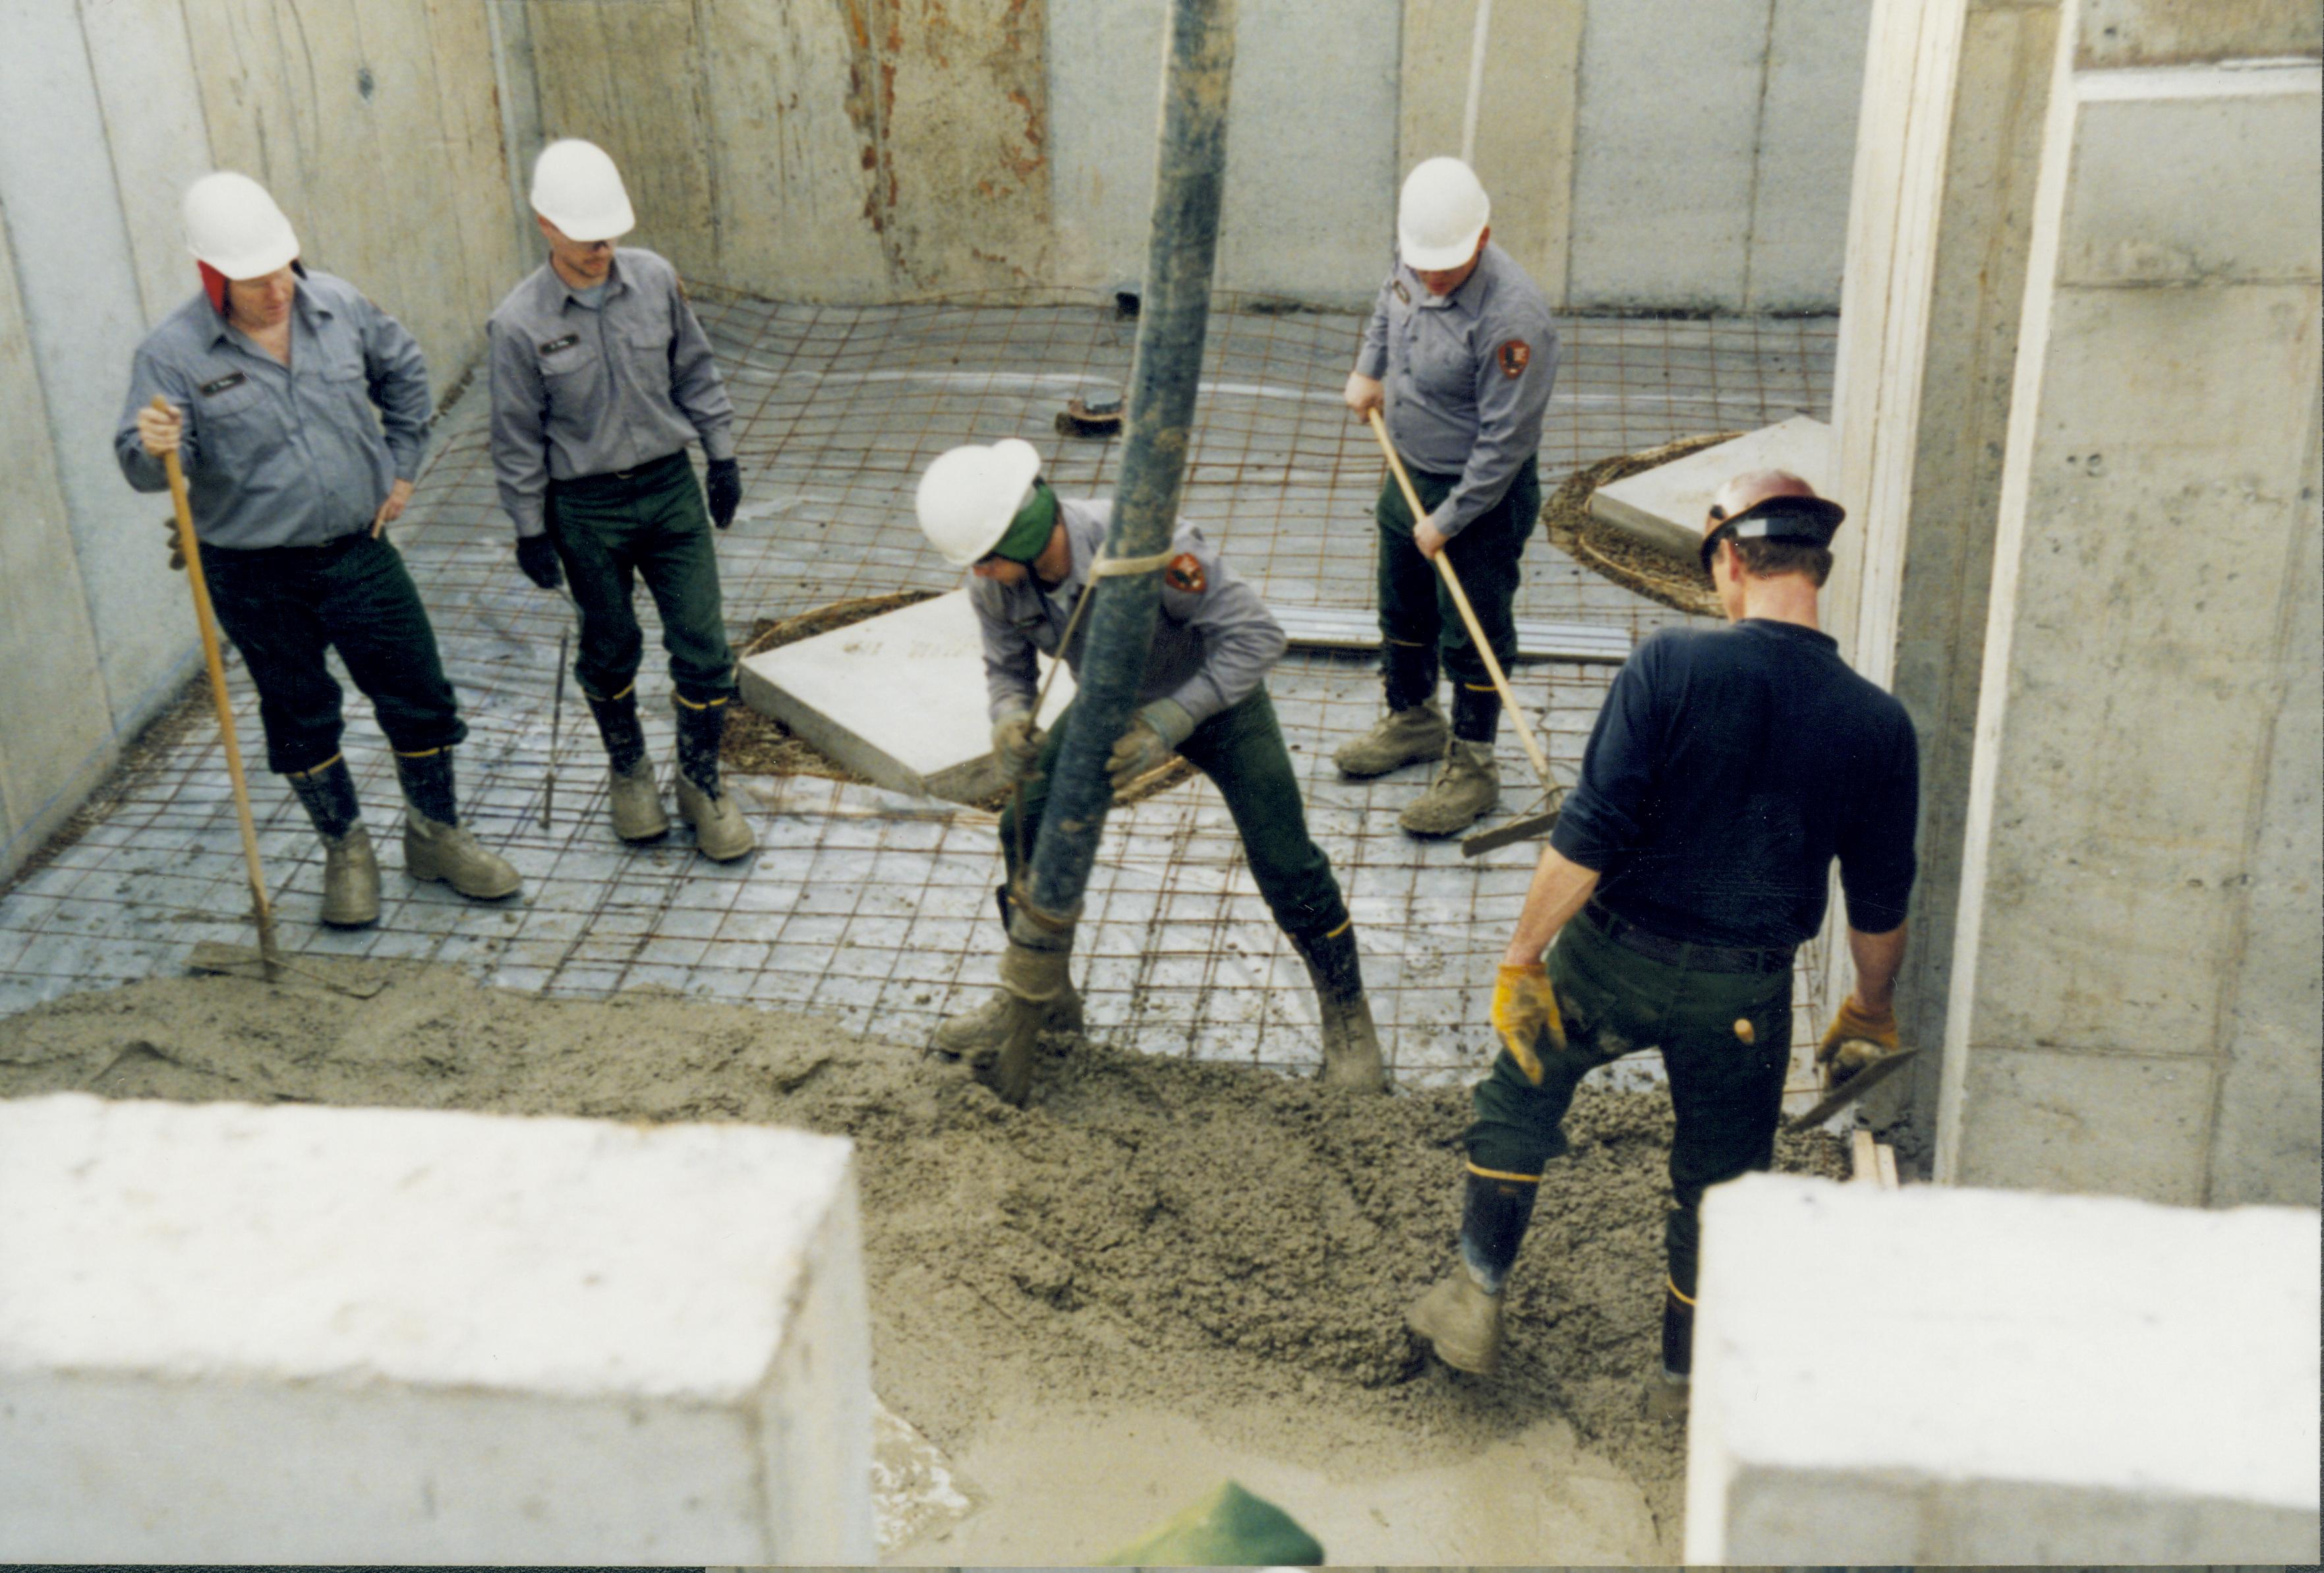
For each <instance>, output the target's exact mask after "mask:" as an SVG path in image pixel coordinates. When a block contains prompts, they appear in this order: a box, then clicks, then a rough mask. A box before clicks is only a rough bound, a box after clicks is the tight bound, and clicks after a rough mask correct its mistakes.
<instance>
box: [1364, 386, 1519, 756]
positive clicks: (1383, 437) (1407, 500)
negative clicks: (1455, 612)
mask: <svg viewBox="0 0 2324 1573" xmlns="http://www.w3.org/2000/svg"><path fill="white" fill-rule="evenodd" d="M1364 419H1365V420H1367V421H1369V422H1371V428H1372V435H1373V436H1375V437H1377V438H1379V445H1380V451H1381V452H1382V453H1384V454H1386V455H1388V468H1389V469H1390V470H1392V471H1394V472H1395V475H1396V484H1397V486H1399V487H1401V488H1402V489H1403V492H1404V505H1405V506H1406V507H1407V508H1409V509H1411V510H1412V523H1413V527H1414V528H1415V529H1417V528H1419V525H1420V522H1421V521H1422V520H1424V519H1425V518H1427V517H1428V510H1427V509H1425V508H1424V507H1422V506H1421V505H1420V494H1419V493H1417V492H1416V491H1414V490H1413V489H1412V477H1410V476H1408V475H1406V474H1405V472H1404V460H1403V459H1402V458H1398V457H1397V451H1396V444H1395V443H1393V442H1390V441H1389V440H1388V426H1387V424H1386V423H1385V422H1384V421H1381V420H1380V412H1379V409H1378V408H1377V407H1375V408H1373V409H1369V410H1367V411H1365V412H1364ZM1430 560H1431V561H1433V562H1434V563H1435V564H1436V571H1437V572H1438V573H1441V574H1443V576H1444V588H1446V589H1448V590H1451V591H1452V605H1453V606H1456V607H1458V608H1460V612H1461V622H1462V626H1464V627H1466V628H1467V629H1468V630H1469V642H1470V643H1471V644H1474V645H1475V646H1476V647H1477V653H1478V654H1479V655H1481V656H1483V657H1484V658H1485V671H1487V672H1489V673H1490V674H1491V676H1492V679H1493V691H1494V692H1496V693H1498V694H1499V695H1500V696H1501V708H1503V709H1505V710H1507V711H1508V713H1509V720H1510V723H1511V724H1512V725H1514V726H1516V727H1517V741H1518V742H1520V743H1522V744H1524V745H1525V751H1526V758H1527V759H1530V760H1532V761H1533V768H1534V773H1535V775H1538V776H1539V777H1541V790H1542V791H1545V792H1549V793H1552V794H1554V793H1555V792H1556V791H1557V784H1556V782H1553V781H1552V780H1551V779H1550V775H1549V761H1548V760H1547V759H1546V758H1545V757H1544V756H1543V754H1542V752H1541V745H1540V744H1538V743H1536V742H1535V741H1534V736H1533V728H1532V727H1530V726H1526V718H1525V712H1524V711H1523V710H1522V709H1519V708H1517V696H1516V695H1515V694H1513V693H1511V692H1510V691H1509V680H1508V674H1507V673H1505V672H1503V671H1501V662H1500V658H1499V656H1497V655H1495V654H1494V653H1493V647H1492V645H1490V644H1489V643H1487V642H1486V639H1485V631H1484V630H1483V629H1482V628H1480V627H1478V626H1477V614H1476V611H1475V609H1474V608H1473V607H1471V606H1470V605H1469V592H1468V591H1466V590H1464V589H1462V588H1461V576H1460V575H1459V574H1457V573H1454V572H1453V571H1452V560H1451V559H1450V558H1448V557H1446V556H1445V555H1444V553H1443V552H1441V551H1440V552H1438V553H1437V554H1436V555H1435V556H1434V558H1432V559H1430Z"/></svg>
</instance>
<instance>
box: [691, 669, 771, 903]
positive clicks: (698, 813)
mask: <svg viewBox="0 0 2324 1573" xmlns="http://www.w3.org/2000/svg"><path fill="white" fill-rule="evenodd" d="M677 704H678V813H679V815H680V816H682V817H683V818H684V819H685V820H686V822H687V824H689V825H691V826H693V827H694V845H695V849H696V851H698V852H700V853H701V854H702V856H705V857H707V858H708V859H710V861H711V862H713V863H732V862H733V861H734V859H736V858H738V857H742V856H747V855H748V854H749V853H750V851H751V849H752V847H756V846H757V845H758V844H759V837H758V832H756V831H754V830H752V828H751V821H750V820H748V819H744V818H743V817H742V809H741V808H740V807H739V806H737V805H736V803H735V801H734V794H733V793H732V792H730V791H726V790H725V788H724V786H723V785H722V784H721V783H720V782H719V779H718V742H719V739H720V738H722V737H724V736H725V735H726V701H725V700H724V699H713V700H711V701H710V702H709V703H708V704H706V705H695V704H689V703H687V701H686V700H685V699H678V700H677Z"/></svg>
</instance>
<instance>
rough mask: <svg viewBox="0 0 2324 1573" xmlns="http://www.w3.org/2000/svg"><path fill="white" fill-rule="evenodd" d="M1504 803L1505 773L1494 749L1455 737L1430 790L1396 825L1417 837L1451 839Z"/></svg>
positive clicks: (1416, 799) (1447, 746) (1409, 805)
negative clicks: (1501, 769) (1502, 772)
mask: <svg viewBox="0 0 2324 1573" xmlns="http://www.w3.org/2000/svg"><path fill="white" fill-rule="evenodd" d="M1500 800H1501V773H1500V770H1499V767H1498V766H1497V765H1495V764H1494V763H1493V745H1491V744H1489V743H1471V742H1469V741H1468V740H1466V739H1465V738H1461V737H1455V738H1454V739H1452V742H1451V743H1449V744H1447V745H1445V749H1444V763H1443V764H1442V765H1439V766H1438V767H1437V771H1436V779H1435V780H1434V781H1433V782H1429V783H1428V790H1427V791H1425V792H1423V793H1421V794H1420V795H1419V796H1418V797H1416V798H1415V799H1413V800H1412V801H1411V802H1410V803H1408V804H1406V806H1405V810H1404V812H1403V813H1401V814H1398V815H1397V817H1396V822H1397V824H1399V825H1401V826H1403V827H1404V828H1405V831H1406V834H1408V835H1413V836H1424V837H1426V836H1451V835H1453V834H1455V833H1457V832H1459V831H1462V830H1465V829H1467V828H1469V827H1470V826H1471V825H1473V824H1475V823H1476V822H1477V821H1478V820H1480V819H1483V818H1484V817H1485V816H1486V815H1487V814H1489V813H1490V812H1491V811H1492V809H1493V805H1494V804H1495V803H1498V802H1499V801H1500Z"/></svg>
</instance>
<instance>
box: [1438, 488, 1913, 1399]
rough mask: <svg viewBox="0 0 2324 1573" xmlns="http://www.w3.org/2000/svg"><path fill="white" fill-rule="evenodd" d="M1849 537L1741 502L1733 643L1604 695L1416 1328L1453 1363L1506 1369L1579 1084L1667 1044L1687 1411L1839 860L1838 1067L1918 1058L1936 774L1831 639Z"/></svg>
mask: <svg viewBox="0 0 2324 1573" xmlns="http://www.w3.org/2000/svg"><path fill="white" fill-rule="evenodd" d="M1840 519H1841V513H1840V507H1839V506H1838V505H1837V504H1833V503H1831V502H1828V501H1826V500H1824V499H1822V498H1821V497H1818V496H1817V495H1815V492H1814V490H1813V489H1812V487H1810V486H1808V484H1807V483H1806V482H1804V481H1803V480H1801V479H1800V478H1799V477H1796V476H1792V475H1786V474H1784V473H1783V472H1781V471H1775V470H1762V471H1756V472H1753V473H1751V474H1748V475H1742V476H1738V477H1735V478H1734V479H1732V480H1730V481H1729V482H1728V483H1727V484H1726V485H1725V486H1722V487H1721V488H1720V491H1719V493H1718V495H1717V496H1716V498H1715V500H1714V501H1713V504H1712V505H1711V510H1710V514H1709V517H1708V519H1707V520H1706V521H1705V524H1704V535H1703V541H1702V555H1703V559H1704V561H1705V563H1706V565H1707V566H1708V567H1709V569H1710V570H1711V578H1712V580H1713V582H1714V583H1715V584H1716V586H1717V587H1718V591H1719V599H1720V606H1721V607H1722V609H1723V610H1724V611H1725V613H1726V615H1727V617H1728V619H1729V626H1728V627H1726V628H1723V629H1705V628H1665V629H1663V630H1660V631H1658V632H1656V633H1655V634H1654V635H1653V636H1652V637H1650V638H1648V639H1647V640H1646V642H1645V643H1641V644H1640V645H1639V646H1638V649H1637V653H1636V654H1634V655H1633V656H1632V657H1631V658H1630V660H1629V662H1628V664H1627V665H1625V666H1624V667H1623V668H1622V670H1621V671H1620V672H1619V673H1618V675H1617V676H1616V678H1615V680H1614V682H1613V686H1612V687H1611V689H1609V691H1608V693H1607V695H1606V701H1605V705H1604V707H1603V708H1601V709H1600V712H1599V715H1598V721H1597V726H1596V727H1595V729H1594V730H1593V731H1592V732H1591V736H1590V742H1589V745H1588V748H1587V750H1586V752H1585V753H1584V754H1583V756H1582V774H1581V780H1580V782H1579V783H1578V784H1577V785H1576V786H1575V788H1574V790H1573V791H1572V794H1571V795H1570V796H1569V797H1568V798H1567V799H1566V800H1565V805H1564V811H1563V814H1562V815H1561V816H1560V817H1559V819H1558V822H1557V828H1556V829H1555V830H1554V832H1552V834H1551V837H1550V844H1549V847H1547V849H1545V851H1544V852H1543V854H1542V856H1541V862H1540V865H1539V866H1538V868H1537V869H1536V870H1535V874H1534V878H1533V884H1532V887H1531V888H1530V890H1529V891H1528V892H1527V893H1526V901H1525V906H1524V909H1523V911H1521V912H1520V914H1519V915H1518V918H1517V930H1516V933H1515V934H1514V935H1513V936H1512V937H1511V939H1510V940H1509V945H1508V952H1507V954H1506V955H1505V956H1504V957H1503V958H1502V964H1501V967H1500V969H1499V976H1498V977H1497V979H1496V981H1495V985H1494V989H1493V1025H1494V1027H1495V1029H1496V1030H1497V1031H1498V1032H1499V1035H1500V1038H1501V1042H1502V1048H1501V1050H1500V1052H1499V1054H1498V1055H1496V1056H1495V1058H1494V1061H1493V1067H1492V1072H1491V1074H1490V1075H1489V1077H1488V1078H1486V1079H1485V1080H1484V1081H1482V1082H1480V1083H1479V1084H1478V1086H1477V1088H1476V1091H1475V1095H1474V1099H1473V1103H1474V1113H1475V1121H1474V1123H1473V1124H1471V1125H1470V1127H1469V1129H1468V1132H1467V1134H1466V1136H1465V1138H1464V1141H1465V1144H1466V1147H1467V1150H1468V1166H1467V1167H1468V1172H1467V1177H1466V1184H1467V1197H1466V1201H1465V1205H1464V1207H1463V1208H1462V1221H1461V1257H1462V1263H1461V1265H1460V1266H1458V1267H1456V1268H1454V1269H1453V1270H1452V1273H1451V1274H1450V1275H1449V1276H1448V1277H1446V1278H1445V1279H1444V1280H1443V1282H1440V1283H1438V1284H1437V1285H1436V1286H1435V1287H1434V1289H1432V1290H1430V1291H1428V1293H1427V1294H1426V1295H1425V1296H1424V1297H1423V1298H1422V1299H1421V1300H1420V1301H1419V1302H1418V1303H1417V1304H1416V1305H1415V1306H1414V1307H1413V1309H1412V1310H1411V1312H1410V1315H1409V1318H1408V1319H1409V1321H1410V1324H1411V1326H1412V1328H1414V1330H1415V1331H1416V1332H1418V1333H1420V1334H1421V1335H1422V1336H1423V1337H1425V1338H1427V1339H1428V1340H1429V1341H1430V1342H1431V1343H1432V1344H1433V1345H1434V1346H1435V1349H1436V1353H1437V1354H1438V1355H1439V1356H1441V1357H1443V1360H1444V1362H1445V1364H1447V1365H1452V1366H1456V1367H1458V1368H1459V1369H1461V1370H1463V1371H1473V1372H1490V1371H1491V1370H1492V1369H1493V1368H1494V1365H1495V1362H1496V1360H1497V1358H1498V1355H1499V1346H1500V1338H1501V1289H1502V1285H1503V1282H1504V1281H1505V1279H1506V1278H1507V1276H1508V1272H1509V1268H1510V1264H1511V1263H1513V1262H1515V1260H1516V1259H1517V1244H1518V1242H1519V1240H1520V1239H1522V1238H1523V1236H1524V1234H1525V1229H1526V1221H1527V1220H1528V1218H1529V1217H1531V1216H1532V1212H1533V1204H1534V1197H1535V1191H1536V1190H1537V1189H1539V1187H1540V1185H1541V1183H1542V1180H1543V1170H1544V1166H1545V1164H1546V1163H1547V1161H1549V1160H1550V1159H1552V1158H1554V1157H1556V1156H1558V1155H1559V1154H1561V1153H1563V1152H1564V1151H1565V1150H1566V1147H1565V1140H1564V1136H1563V1132H1562V1129H1561V1125H1562V1123H1563V1119H1564V1117H1565V1112H1566V1109H1567V1106H1569V1105H1570V1104H1571V1103H1572V1097H1573V1089H1574V1087H1575V1085H1576V1084H1577V1083H1578V1082H1580V1081H1581V1079H1582V1077H1583V1076H1584V1075H1585V1074H1587V1073H1588V1072H1589V1071H1590V1070H1591V1069H1594V1068H1596V1067H1598V1066H1600V1065H1603V1064H1605V1063H1607V1062H1608V1061H1609V1060H1611V1059H1615V1058H1617V1057H1618V1056H1619V1055H1622V1054H1625V1053H1628V1052H1629V1051H1631V1050H1639V1049H1647V1048H1658V1049H1660V1050H1661V1051H1662V1057H1663V1064H1664V1068H1665V1070H1666V1071H1667V1073H1668V1076H1669V1080H1670V1091H1671V1104H1672V1108H1673V1112H1674V1114H1675V1115H1676V1116H1677V1128H1676V1133H1675V1135H1674V1138H1673V1141H1672V1145H1671V1157H1670V1177H1671V1191H1672V1205H1671V1207H1670V1209H1669V1212H1668V1214H1667V1217H1666V1223H1665V1245H1666V1250H1667V1254H1668V1259H1669V1268H1670V1278H1669V1282H1668V1285H1667V1289H1666V1292H1665V1297H1664V1307H1663V1379H1662V1382H1661V1383H1660V1384H1658V1385H1659V1388H1660V1392H1661V1395H1662V1396H1663V1397H1664V1398H1665V1400H1669V1399H1673V1398H1676V1397H1679V1396H1683V1392H1684V1385H1685V1383H1686V1380H1687V1375H1688V1373H1689V1371H1690V1369H1691V1367H1692V1354H1691V1350H1692V1328H1693V1307H1694V1291H1695V1256H1696V1245H1697V1240H1698V1235H1699V1224H1698V1220H1697V1217H1696V1207H1697V1204H1698V1203H1700V1202H1701V1198H1702V1192H1703V1189H1704V1188H1705V1187H1707V1186H1711V1185H1716V1184H1718V1183H1719V1182H1720V1181H1721V1180H1731V1179H1733V1178H1734V1177H1736V1176H1737V1175H1739V1174H1741V1173H1743V1172H1744V1171H1745V1170H1754V1169H1765V1168H1766V1167H1767V1166H1768V1164H1769V1163H1770V1162H1771V1161H1773V1159H1774V1155H1775V1126H1776V1122H1777V1116H1778V1113H1779V1111H1780V1109H1781V1106H1782V1102H1783V1096H1784V1072H1785V1069H1786V1066H1787V1064H1788V1061H1789V1059H1790V1058H1791V1042H1792V965H1793V959H1794V952H1795V951H1796V949H1797V948H1798V947H1799V946H1800V945H1801V944H1802V943H1803V941H1805V940H1806V939H1809V938H1810V937H1811V936H1812V935H1813V934H1814V933H1815V932H1816V931H1817V930H1818V929H1819V928H1820V927H1821V924H1822V922H1823V916H1824V908H1825V903H1826V900H1827V891H1828V889H1829V880H1830V874H1831V865H1832V860H1833V859H1834V858H1835V857H1837V858H1838V859H1839V861H1840V887H1841V889H1842V891H1843V892H1844V893H1845V894H1846V897H1847V915H1848V926H1849V931H1848V944H1849V953H1850V955H1851V957H1852V958H1853V959H1854V961H1855V965H1856V987H1855V990H1854V992H1853V993H1852V994H1851V995H1849V998H1848V1000H1847V1001H1846V1002H1845V1003H1844V1004H1841V1006H1840V1010H1839V1012H1838V1013H1837V1015H1836V1016H1835V1018H1834V1020H1833V1022H1832V1024H1831V1030H1830V1031H1829V1032H1826V1033H1825V1035H1824V1038H1823V1041H1822V1045H1821V1048H1820V1049H1819V1050H1818V1051H1817V1058H1818V1059H1819V1060H1820V1061H1822V1062H1824V1063H1826V1064H1827V1065H1833V1064H1834V1062H1835V1061H1840V1062H1843V1065H1844V1063H1849V1062H1855V1061H1856V1060H1857V1059H1858V1056H1859V1055H1860V1054H1861V1053H1862V1052H1863V1050H1862V1049H1861V1048H1860V1047H1858V1045H1862V1044H1865V1043H1869V1044H1872V1045H1875V1046H1877V1049H1876V1050H1875V1051H1876V1052H1877V1051H1878V1050H1893V1049H1895V1045H1896V1023H1895V1015H1894V1013H1893V1012H1892V1010H1891V1006H1890V992H1891V987H1892V985H1893V984H1894V982H1895V976H1896V969H1897V967H1898V966H1899V965H1900V964H1901V963H1902V961H1903V959H1904V902H1905V898H1906V897H1907V896H1908V895H1909V894H1910V893H1911V891H1912V887H1913V875H1914V852H1913V829H1914V811H1915V803H1916V800H1917V796H1918V791H1919V787H1918V764H1917V763H1916V760H1917V754H1916V748H1915V744H1914V735H1913V725H1912V722H1911V721H1910V720H1909V719H1907V717H1905V714H1904V707H1903V706H1902V705H1900V704H1898V703H1897V702H1896V700H1895V698H1894V697H1893V696H1891V695H1889V694H1887V693H1886V692H1884V691H1882V690H1881V689H1878V688H1877V687H1875V686H1874V685H1873V684H1872V683H1870V682H1868V681H1867V680H1865V679H1864V678H1862V677H1859V676H1858V675H1857V674H1856V673H1855V672H1854V671H1850V670H1849V667H1848V665H1847V663H1846V662H1843V661H1842V660H1841V659H1840V650H1839V647H1838V645H1837V644H1836V643H1834V642H1833V641H1832V639H1831V637H1830V636H1829V635H1828V634H1823V633H1821V632H1820V631H1819V630H1818V628H1817V626H1816V610H1817V608H1816V599H1817V591H1818V589H1819V588H1821V585H1822V584H1823V581H1824V578H1825V576H1826V575H1827V574H1828V573H1829V572H1830V571H1831V551H1830V550H1829V544H1830V542H1831V536H1832V532H1833V531H1834V530H1836V529H1837V528H1838V527H1839V525H1840ZM1553 940H1554V942H1555V944H1554V948H1551V946H1552V941H1553ZM1545 950H1547V951H1548V960H1547V964H1546V966H1545V965H1544V961H1543V952H1544V951H1545ZM1840 1068H1842V1067H1840V1066H1835V1069H1840ZM1665 1407H1675V1406H1674V1405H1667V1404H1666V1405H1665Z"/></svg>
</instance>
